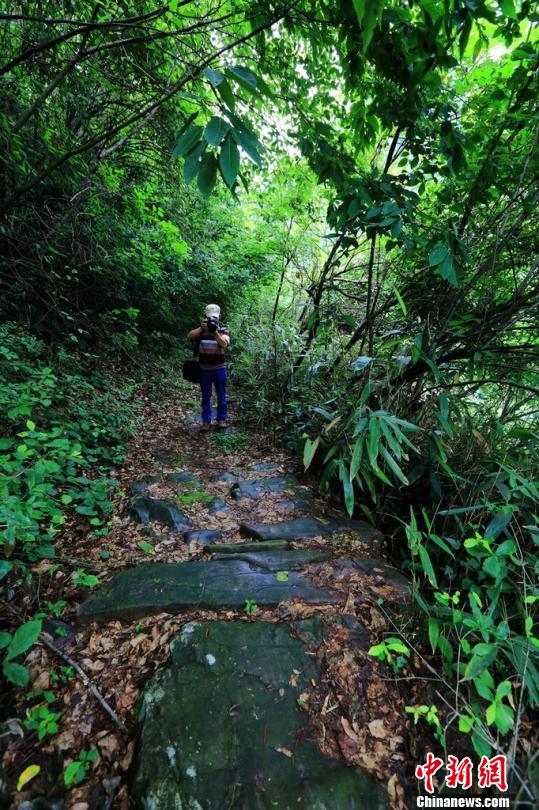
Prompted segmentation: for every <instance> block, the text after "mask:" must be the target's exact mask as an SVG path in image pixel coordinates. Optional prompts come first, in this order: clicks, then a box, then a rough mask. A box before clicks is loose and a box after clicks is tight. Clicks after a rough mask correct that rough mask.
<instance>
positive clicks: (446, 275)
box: [436, 255, 459, 287]
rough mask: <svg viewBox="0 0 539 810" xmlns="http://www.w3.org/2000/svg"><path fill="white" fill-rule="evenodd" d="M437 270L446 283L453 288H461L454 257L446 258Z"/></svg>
mask: <svg viewBox="0 0 539 810" xmlns="http://www.w3.org/2000/svg"><path fill="white" fill-rule="evenodd" d="M436 270H437V272H438V273H439V274H440V275H441V277H442V278H443V279H445V281H448V282H449V283H450V284H451V286H452V287H458V286H459V281H458V278H457V274H456V272H455V268H454V266H453V257H452V256H451V255H449V256H446V257H445V259H443V261H441V262H440V263H439V265H438V267H437V268H436Z"/></svg>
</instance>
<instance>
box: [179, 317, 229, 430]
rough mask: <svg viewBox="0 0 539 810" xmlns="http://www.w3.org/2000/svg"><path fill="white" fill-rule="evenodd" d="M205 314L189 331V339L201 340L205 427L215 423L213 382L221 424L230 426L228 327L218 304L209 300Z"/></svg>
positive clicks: (218, 418) (200, 360) (200, 353)
mask: <svg viewBox="0 0 539 810" xmlns="http://www.w3.org/2000/svg"><path fill="white" fill-rule="evenodd" d="M205 315H206V317H205V319H204V320H203V321H202V323H201V324H200V326H199V327H197V328H196V329H191V331H190V332H189V333H188V335H187V337H188V339H189V340H193V341H197V342H198V362H199V364H200V388H201V391H202V430H203V431H207V430H209V429H210V426H211V395H212V388H213V386H215V392H216V394H217V427H218V428H226V426H227V425H226V420H227V404H226V376H227V375H226V360H225V349H226V348H227V347H228V346H229V344H230V335H229V333H228V329H227V328H226V327H225V326H223V324H222V323H220V321H219V317H220V315H221V308H220V307H219V306H218V305H217V304H208V306H207V307H206V311H205Z"/></svg>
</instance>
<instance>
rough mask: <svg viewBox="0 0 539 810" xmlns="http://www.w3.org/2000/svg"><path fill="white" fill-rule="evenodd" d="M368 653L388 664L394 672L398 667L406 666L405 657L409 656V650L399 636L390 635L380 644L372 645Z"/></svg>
mask: <svg viewBox="0 0 539 810" xmlns="http://www.w3.org/2000/svg"><path fill="white" fill-rule="evenodd" d="M369 655H372V656H373V658H378V660H379V661H383V662H384V663H386V664H389V665H390V666H391V667H392V668H393V670H394V671H395V672H398V670H399V669H402V668H403V667H404V666H406V659H407V658H409V657H410V650H409V649H408V647H407V646H406V644H404V642H402V641H401V639H400V638H395V637H393V636H390V637H389V638H386V639H384V640H383V641H382V642H380V644H375V645H374V646H372V647H371V648H370V649H369Z"/></svg>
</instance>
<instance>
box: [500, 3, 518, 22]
mask: <svg viewBox="0 0 539 810" xmlns="http://www.w3.org/2000/svg"><path fill="white" fill-rule="evenodd" d="M501 1H502V11H503V13H504V14H505V16H506V17H509V18H510V19H511V20H516V19H517V12H516V9H515V3H514V0H501Z"/></svg>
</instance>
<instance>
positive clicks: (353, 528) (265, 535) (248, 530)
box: [240, 516, 383, 542]
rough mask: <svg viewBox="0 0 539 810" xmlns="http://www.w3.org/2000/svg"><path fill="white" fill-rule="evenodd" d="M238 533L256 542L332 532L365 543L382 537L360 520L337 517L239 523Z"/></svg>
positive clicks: (376, 530)
mask: <svg viewBox="0 0 539 810" xmlns="http://www.w3.org/2000/svg"><path fill="white" fill-rule="evenodd" d="M240 532H241V534H242V535H244V536H245V537H253V538H255V539H256V540H262V541H265V540H275V539H278V540H307V539H309V538H310V537H318V536H322V537H323V536H326V535H328V534H333V532H353V533H354V534H357V535H358V539H360V540H364V541H366V542H371V541H373V540H380V539H381V538H382V537H383V535H382V533H381V532H379V531H378V529H374V528H373V527H372V526H369V524H368V523H365V522H364V521H362V520H348V519H347V518H341V517H337V516H328V517H325V518H317V517H299V518H295V519H294V520H285V521H282V522H281V523H241V524H240Z"/></svg>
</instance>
